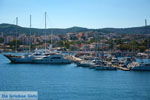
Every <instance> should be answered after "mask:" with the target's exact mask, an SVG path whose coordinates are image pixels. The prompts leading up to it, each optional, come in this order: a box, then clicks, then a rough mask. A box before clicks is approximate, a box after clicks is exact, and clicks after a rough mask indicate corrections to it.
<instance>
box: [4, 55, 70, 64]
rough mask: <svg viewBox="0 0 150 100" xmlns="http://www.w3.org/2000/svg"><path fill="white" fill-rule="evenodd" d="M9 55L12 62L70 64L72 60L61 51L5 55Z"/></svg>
mask: <svg viewBox="0 0 150 100" xmlns="http://www.w3.org/2000/svg"><path fill="white" fill-rule="evenodd" d="M4 56H5V57H7V58H8V59H9V60H10V61H11V63H30V64H31V63H32V64H70V63H71V61H70V60H69V59H67V58H65V56H64V55H62V54H60V53H49V54H44V53H41V54H40V53H33V54H31V55H30V54H26V55H22V56H16V55H12V54H7V55H4Z"/></svg>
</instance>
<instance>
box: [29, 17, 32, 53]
mask: <svg viewBox="0 0 150 100" xmlns="http://www.w3.org/2000/svg"><path fill="white" fill-rule="evenodd" d="M31 19H32V16H31V15H30V36H29V53H30V52H31V43H32V39H31V27H32V24H31Z"/></svg>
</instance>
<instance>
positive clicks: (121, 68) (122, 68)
mask: <svg viewBox="0 0 150 100" xmlns="http://www.w3.org/2000/svg"><path fill="white" fill-rule="evenodd" d="M117 69H119V70H123V71H130V69H129V68H124V67H117Z"/></svg>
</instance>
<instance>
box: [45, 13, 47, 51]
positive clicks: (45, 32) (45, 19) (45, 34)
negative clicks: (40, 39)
mask: <svg viewBox="0 0 150 100" xmlns="http://www.w3.org/2000/svg"><path fill="white" fill-rule="evenodd" d="M46 16H47V13H46V12H45V52H46Z"/></svg>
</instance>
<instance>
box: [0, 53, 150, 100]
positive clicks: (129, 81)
mask: <svg viewBox="0 0 150 100" xmlns="http://www.w3.org/2000/svg"><path fill="white" fill-rule="evenodd" d="M0 91H38V94H39V100H150V72H133V71H130V72H129V71H96V70H94V69H88V68H81V67H76V65H74V64H70V65H42V64H10V63H9V61H8V60H7V59H6V58H5V57H3V56H2V55H0Z"/></svg>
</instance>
